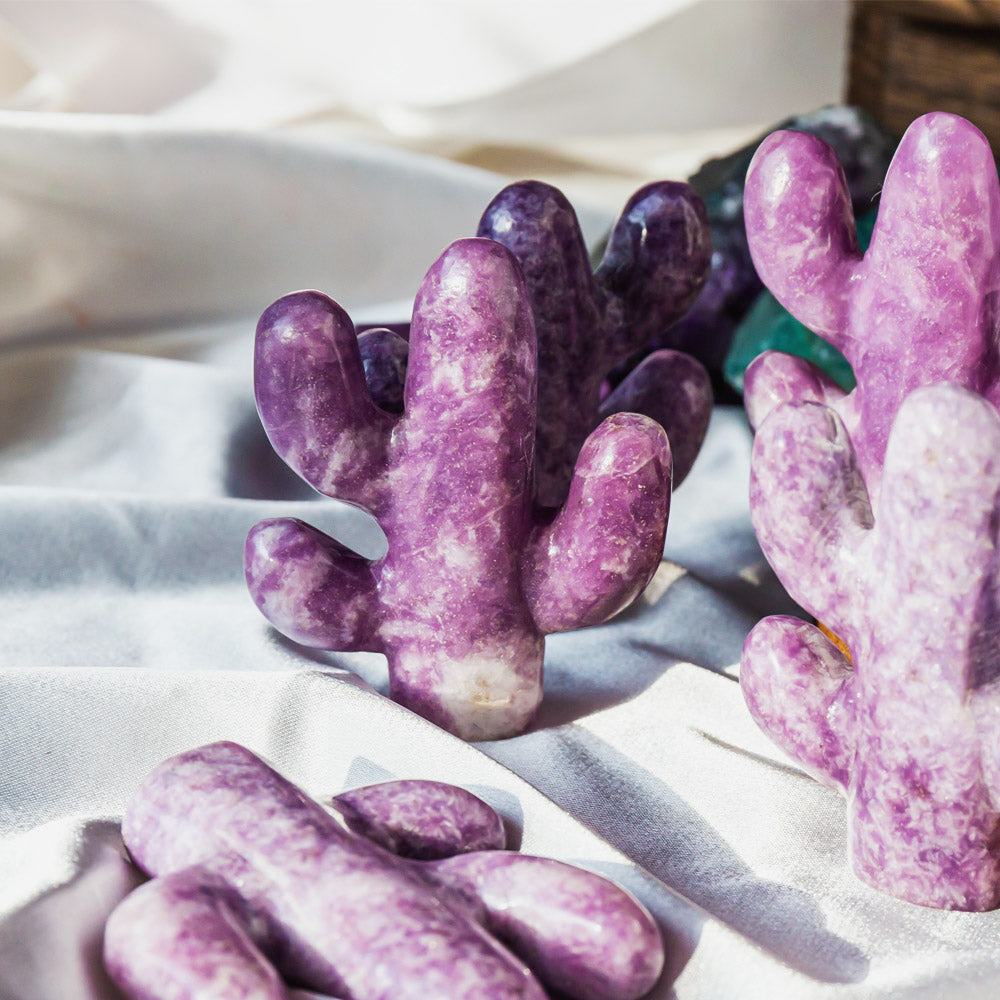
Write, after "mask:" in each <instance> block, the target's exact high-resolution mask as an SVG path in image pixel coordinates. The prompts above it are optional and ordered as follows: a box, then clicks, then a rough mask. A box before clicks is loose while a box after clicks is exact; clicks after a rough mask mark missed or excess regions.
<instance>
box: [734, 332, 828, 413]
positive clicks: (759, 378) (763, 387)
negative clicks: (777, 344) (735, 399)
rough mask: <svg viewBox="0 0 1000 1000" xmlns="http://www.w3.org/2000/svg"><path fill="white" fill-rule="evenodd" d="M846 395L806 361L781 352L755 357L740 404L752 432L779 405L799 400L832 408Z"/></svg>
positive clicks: (766, 352) (820, 370)
mask: <svg viewBox="0 0 1000 1000" xmlns="http://www.w3.org/2000/svg"><path fill="white" fill-rule="evenodd" d="M845 396H846V393H845V392H844V390H843V389H841V388H840V386H839V385H837V383H836V382H834V380H833V379H832V378H830V376H829V375H827V374H826V372H824V371H823V370H822V369H821V368H818V367H817V366H816V365H814V364H813V363H812V362H810V361H806V360H805V358H799V357H796V356H795V355H794V354H784V353H783V352H781V351H764V353H763V354H759V355H757V357H756V358H754V359H753V361H751V362H750V364H749V365H748V366H747V370H746V372H745V374H744V376H743V402H744V404H745V406H746V411H747V419H748V420H749V421H750V426H751V427H753V428H754V429H756V428H757V427H759V426H760V425H761V424H762V423H763V421H764V418H765V417H766V416H767V415H768V414H769V413H770V412H771V411H772V410H773V409H775V408H776V407H778V406H780V405H781V404H782V403H791V402H794V401H796V400H801V401H804V402H811V403H822V404H824V405H825V406H835V404H839V403H841V401H842V400H843V399H844V397H845ZM837 408H838V409H839V407H837Z"/></svg>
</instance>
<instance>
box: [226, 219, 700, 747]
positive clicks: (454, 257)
mask: <svg viewBox="0 0 1000 1000" xmlns="http://www.w3.org/2000/svg"><path fill="white" fill-rule="evenodd" d="M535 373H536V350H535V334H534V322H533V319H532V314H531V307H530V301H529V298H528V295H527V292H526V290H525V284H524V278H523V276H522V272H521V269H520V267H519V265H518V263H517V261H516V260H515V258H514V257H513V256H512V255H511V253H510V251H508V250H507V249H506V248H505V247H503V246H501V245H500V244H499V243H496V242H494V241H492V240H486V239H467V240H459V241H458V242H456V243H454V244H452V245H451V246H450V247H449V248H448V249H446V250H445V252H444V253H443V254H442V255H441V257H440V258H439V259H438V261H437V262H436V263H435V264H434V265H433V267H432V268H431V269H430V271H429V272H428V274H427V276H426V278H425V279H424V282H423V284H422V285H421V288H420V290H419V292H418V294H417V298H416V302H415V305H414V313H413V324H412V329H411V335H410V342H409V360H408V370H407V378H406V393H405V412H404V413H403V414H402V415H393V414H390V413H387V412H386V411H385V410H383V409H381V408H380V407H378V406H376V405H375V403H374V402H373V401H372V397H371V394H370V392H369V390H368V388H367V386H366V384H365V379H364V374H363V370H362V362H361V357H360V353H359V348H358V338H357V337H356V335H355V332H354V327H353V325H352V324H351V321H350V319H349V318H348V317H347V315H346V314H345V313H344V311H343V310H342V309H341V308H340V307H339V306H338V305H337V304H336V303H334V302H333V301H331V300H330V299H328V298H327V297H326V296H324V295H321V294H320V293H318V292H297V293H294V294H292V295H288V296H286V297H285V298H283V299H280V300H278V302H276V303H275V304H274V305H272V306H271V307H270V308H269V309H268V310H266V312H265V313H264V315H263V317H262V318H261V321H260V324H259V326H258V331H257V342H256V355H255V387H256V394H257V404H258V409H259V412H260V415H261V420H262V422H263V424H264V427H265V429H266V431H267V433H268V436H269V438H270V440H271V443H272V444H273V446H274V448H275V450H276V451H277V452H278V454H279V455H281V457H282V458H283V459H284V460H285V461H286V462H287V463H288V464H289V465H290V466H291V467H292V468H293V469H295V470H296V471H297V472H299V474H300V475H302V476H303V478H305V479H306V480H307V481H308V482H309V483H311V484H312V485H313V486H314V487H315V488H316V489H318V490H319V491H320V492H323V493H326V494H328V495H330V496H335V497H337V498H339V499H342V500H346V501H349V502H351V503H354V504H357V505H359V506H362V507H365V508H366V509H367V510H369V511H370V512H371V513H372V514H374V515H375V517H377V518H378V520H379V523H380V524H381V526H382V529H383V531H384V532H385V535H386V538H387V539H388V545H389V547H388V553H387V554H386V555H385V557H384V558H383V559H381V560H380V561H378V562H375V563H370V562H367V561H366V560H363V559H361V558H359V557H357V556H355V555H354V554H352V553H350V552H347V551H346V550H345V549H343V547H341V546H340V545H338V544H337V543H336V542H334V541H333V540H332V539H329V538H327V537H326V536H324V535H323V534H321V533H320V532H319V531H317V530H316V529H314V528H311V527H309V526H308V525H305V524H303V523H302V522H301V521H298V520H294V519H287V518H282V519H277V520H270V521H264V522H261V523H260V524H258V525H257V526H256V527H255V528H254V529H253V530H252V531H251V533H250V536H249V538H248V539H247V544H246V551H245V570H246V578H247V583H248V585H249V588H250V593H251V595H252V597H253V599H254V601H255V602H256V604H257V606H258V607H259V608H260V609H261V611H262V612H263V613H264V615H265V616H266V617H267V618H268V620H269V621H270V622H271V623H272V624H273V625H274V626H275V627H276V628H278V629H279V631H281V632H283V633H284V634H285V635H288V636H289V637H291V638H292V639H294V640H295V641H297V642H300V643H303V644H305V645H309V646H315V647H319V648H323V649H339V650H368V651H372V652H380V653H384V654H385V655H386V657H387V658H388V661H389V676H390V694H391V696H392V697H393V698H394V699H395V700H397V701H399V702H401V703H402V704H404V705H406V706H407V707H409V708H411V709H412V710H413V711H415V712H418V713H419V714H421V715H423V716H424V717H425V718H428V719H430V720H431V721H433V722H436V723H437V724H439V725H441V726H443V727H444V728H446V729H448V730H450V731H451V732H453V733H456V734H458V735H460V736H462V737H463V738H466V739H493V738H499V737H504V736H511V735H513V734H515V733H517V732H520V731H521V730H523V729H524V727H525V726H526V725H527V724H528V723H529V721H530V720H531V718H532V715H533V714H534V712H535V709H536V708H537V706H538V703H539V701H540V699H541V695H542V677H541V674H542V655H543V647H544V635H545V634H547V633H550V632H555V631H563V630H566V629H572V628H580V627H583V626H585V625H593V624H597V623H599V622H601V621H604V620H606V619H607V618H608V617H610V616H611V615H613V614H615V613H616V612H617V611H619V610H621V608H623V607H624V606H625V605H626V604H628V603H629V602H630V601H631V600H632V599H633V598H635V597H636V596H637V595H638V594H639V593H640V591H641V590H642V588H643V587H644V586H645V585H646V583H647V582H648V581H649V579H650V577H651V576H652V573H653V571H654V570H655V568H656V566H657V565H658V563H659V561H660V558H661V555H662V552H663V541H664V535H665V531H666V522H667V513H668V510H669V502H670V476H671V473H670V468H671V458H670V447H669V444H668V442H667V438H666V435H665V433H664V431H663V429H662V428H661V427H660V426H659V425H658V424H657V423H655V422H654V421H653V420H652V419H650V418H648V417H644V416H641V415H638V414H634V413H633V414H629V413H616V414H612V415H611V416H609V417H607V418H606V419H605V420H604V421H603V422H602V423H600V424H599V425H598V427H597V429H596V430H594V432H593V433H592V434H591V435H590V437H588V438H587V439H586V440H585V441H584V442H583V444H582V449H581V451H580V455H579V458H578V459H577V462H576V467H575V470H574V474H573V478H572V480H571V481H570V484H569V491H568V496H567V497H566V502H565V504H564V505H563V506H562V507H561V508H558V509H553V508H549V507H545V508H542V507H536V506H535V504H534V502H533V498H532V475H533V469H534V440H535V412H536V410H535V398H536V397H535V385H536V375H535ZM681 388H682V389H683V383H682V386H681Z"/></svg>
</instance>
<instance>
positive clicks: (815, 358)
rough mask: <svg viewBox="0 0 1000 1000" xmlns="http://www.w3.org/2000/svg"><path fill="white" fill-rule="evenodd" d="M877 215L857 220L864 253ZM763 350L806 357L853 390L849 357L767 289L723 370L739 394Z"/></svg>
mask: <svg viewBox="0 0 1000 1000" xmlns="http://www.w3.org/2000/svg"><path fill="white" fill-rule="evenodd" d="M877 215H878V212H877V211H876V210H874V209H873V210H872V211H870V212H868V213H866V214H865V215H863V216H861V218H859V219H858V221H857V227H858V242H859V243H860V244H861V249H862V250H867V249H868V244H869V243H870V242H871V238H872V229H873V228H874V227H875V219H876V217H877ZM764 351H784V352H785V354H795V355H797V356H798V357H800V358H805V359H806V360H807V361H811V362H812V363H813V364H814V365H817V366H818V367H820V368H822V369H823V371H825V372H826V373H827V375H829V376H830V377H831V378H833V379H834V380H835V381H836V382H837V384H838V385H839V386H840V387H841V388H843V389H845V390H846V391H848V392H849V391H850V390H851V389H853V388H854V373H853V372H852V371H851V366H850V364H849V363H848V361H847V358H845V357H844V355H843V354H841V353H840V351H838V350H837V349H836V348H835V347H832V346H831V345H830V344H828V343H827V342H826V341H825V340H823V339H822V337H818V336H817V335H816V334H815V333H813V332H812V331H811V330H809V329H808V328H807V327H805V326H803V325H802V324H801V323H800V322H799V321H798V320H797V319H793V318H792V316H791V314H790V313H789V312H788V311H787V310H786V309H784V308H783V307H782V306H781V305H780V304H779V302H778V300H777V299H776V298H775V297H774V296H773V295H772V294H771V293H770V292H769V291H767V290H766V289H765V290H764V291H763V292H761V293H760V295H759V296H758V297H757V299H756V301H755V302H754V304H753V305H752V306H751V307H750V309H749V310H748V312H747V314H746V316H744V317H743V319H742V320H741V321H740V324H739V326H737V327H736V333H735V335H734V336H733V343H732V346H731V347H730V348H729V353H728V354H727V355H726V360H725V363H724V365H723V368H722V373H723V376H724V377H725V379H726V381H727V382H728V383H729V384H730V385H731V386H732V387H733V388H734V389H735V390H736V391H737V392H742V391H743V373H744V372H745V371H746V370H747V365H749V364H750V362H751V361H753V359H754V358H755V357H757V355H758V354H763V353H764Z"/></svg>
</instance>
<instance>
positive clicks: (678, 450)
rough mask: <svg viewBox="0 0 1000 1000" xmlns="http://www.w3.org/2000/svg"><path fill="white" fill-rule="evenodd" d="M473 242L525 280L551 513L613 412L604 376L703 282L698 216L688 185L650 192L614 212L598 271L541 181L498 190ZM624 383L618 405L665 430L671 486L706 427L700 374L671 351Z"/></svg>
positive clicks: (569, 216) (706, 255) (542, 478)
mask: <svg viewBox="0 0 1000 1000" xmlns="http://www.w3.org/2000/svg"><path fill="white" fill-rule="evenodd" d="M478 235H479V236H484V237H488V238H489V239H493V240H496V241H498V242H499V243H502V244H503V245H504V246H506V247H507V248H508V249H509V250H511V251H512V252H513V254H514V255H515V257H517V260H518V262H519V263H520V265H521V267H522V269H523V271H524V276H525V282H526V285H527V289H528V296H529V298H530V301H531V309H532V313H533V315H534V318H535V327H536V330H537V336H538V414H539V416H538V428H537V437H536V465H537V484H536V485H537V496H538V502H539V503H540V504H542V505H543V506H557V505H558V504H560V503H562V502H563V500H564V499H565V498H566V495H567V493H568V492H569V487H570V479H571V476H572V472H573V464H574V462H575V461H576V457H577V455H578V454H579V453H580V449H581V447H582V446H583V442H584V440H585V439H586V437H587V435H588V434H590V432H591V431H593V429H594V428H595V427H596V426H597V424H598V422H599V421H600V419H601V417H602V416H603V415H605V414H606V413H608V412H617V411H616V410H607V409H605V410H602V408H601V405H600V403H601V383H602V382H603V381H604V379H605V377H606V376H607V374H608V372H609V371H610V370H611V369H612V368H613V367H614V366H615V365H617V364H618V363H619V362H621V361H624V360H625V359H626V358H627V357H629V356H630V355H631V354H633V353H634V352H635V351H636V350H638V349H639V348H641V347H644V346H645V345H646V344H647V343H648V342H649V341H650V340H651V339H652V338H653V337H654V336H655V335H656V334H657V333H659V332H660V331H661V330H663V329H664V327H665V326H668V325H670V324H671V323H672V322H674V320H676V319H677V318H678V317H679V316H680V315H682V314H683V313H684V312H685V310H687V308H688V307H689V306H690V305H691V303H692V302H693V301H694V299H695V297H696V296H697V295H698V292H699V291H700V290H701V288H702V285H703V284H704V281H705V275H706V273H707V270H708V265H709V261H710V257H711V245H710V242H709V235H708V228H707V221H706V217H705V208H704V206H703V205H702V203H701V199H700V198H699V197H698V196H697V195H696V194H695V193H694V191H692V190H691V188H689V187H688V186H687V185H686V184H681V183H677V182H672V181H661V182H657V183H655V184H649V185H647V186H646V187H644V188H642V189H641V190H639V191H637V192H636V193H635V194H634V195H633V196H632V197H631V198H630V199H629V201H628V204H627V205H626V206H625V208H624V209H623V211H622V214H621V216H620V217H619V219H618V221H617V223H616V224H615V227H614V229H613V230H612V233H611V237H610V240H609V242H608V247H607V250H606V252H605V255H604V260H603V261H602V263H601V264H600V266H599V267H598V268H597V271H596V273H591V266H590V262H589V259H588V256H587V248H586V246H585V245H584V241H583V236H582V234H581V232H580V226H579V223H578V222H577V218H576V213H575V212H574V211H573V208H572V206H571V205H570V203H569V202H568V201H567V200H566V198H565V197H564V196H563V195H562V193H561V192H559V191H558V190H557V189H556V188H554V187H552V186H550V185H548V184H543V183H542V182H540V181H520V182H518V183H516V184H511V185H510V186H508V187H506V188H504V190H503V191H501V192H500V193H499V194H498V195H497V196H496V198H494V199H493V201H492V202H491V203H490V204H489V206H488V207H487V209H486V211H485V212H484V213H483V218H482V220H481V221H480V223H479V232H478ZM653 374H655V376H656V379H657V384H656V388H655V390H653V389H652V387H651V386H650V385H649V381H650V378H651V376H652V375H653ZM631 378H632V376H628V377H627V378H626V379H625V383H626V384H624V385H623V386H621V387H620V388H621V390H622V393H623V397H624V398H625V399H627V400H628V402H629V403H630V404H631V405H632V406H633V407H634V408H635V411H636V412H639V413H644V414H646V415H647V416H650V417H652V418H653V419H655V420H658V421H661V422H663V426H664V428H665V429H666V431H667V437H668V438H669V439H670V446H671V449H672V451H673V455H674V485H675V486H676V485H679V484H680V483H681V481H682V480H683V479H684V477H685V476H686V475H687V473H688V470H689V469H690V467H691V464H692V463H693V462H694V459H695V456H696V455H697V454H698V449H699V448H700V447H701V443H702V441H703V439H704V436H705V431H706V429H707V427H708V419H709V416H710V415H711V408H712V392H711V385H710V383H709V380H708V376H707V374H706V372H705V370H704V369H703V368H702V366H701V365H700V364H699V363H698V362H697V361H695V360H694V359H693V358H691V357H688V356H686V355H684V354H681V353H680V352H678V351H673V352H670V353H669V354H668V355H662V356H660V358H659V359H658V361H657V363H656V364H655V366H654V367H653V368H652V369H649V370H647V371H646V372H645V374H644V376H643V379H644V381H643V384H642V386H641V387H640V386H638V385H637V386H631V387H630V386H629V385H628V384H627V383H629V382H630V380H631ZM623 408H624V407H619V409H623Z"/></svg>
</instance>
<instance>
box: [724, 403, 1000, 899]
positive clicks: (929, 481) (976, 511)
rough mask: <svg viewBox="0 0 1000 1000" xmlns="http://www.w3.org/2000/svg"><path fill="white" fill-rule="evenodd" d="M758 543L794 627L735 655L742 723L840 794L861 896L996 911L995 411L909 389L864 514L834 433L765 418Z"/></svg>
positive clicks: (807, 410) (761, 636)
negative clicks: (790, 602)
mask: <svg viewBox="0 0 1000 1000" xmlns="http://www.w3.org/2000/svg"><path fill="white" fill-rule="evenodd" d="M750 504H751V513H752V516H753V522H754V527H755V529H756V531H757V536H758V539H759V540H760V544H761V548H762V549H763V551H764V554H765V555H766V556H767V559H768V561H769V562H770V563H771V565H772V566H773V567H774V570H775V572H776V573H777V575H778V577H779V579H780V580H781V582H782V583H783V584H784V585H785V587H786V588H787V590H788V592H789V593H790V594H791V596H792V597H793V598H794V599H795V600H796V601H798V602H799V603H800V604H801V605H802V607H804V608H805V609H806V610H807V611H809V612H810V613H811V614H813V615H815V616H816V618H818V619H819V620H820V621H822V622H823V623H824V624H825V625H826V626H827V627H828V628H830V629H831V630H832V631H833V632H834V633H835V634H836V635H837V636H839V637H840V638H841V639H842V640H843V641H844V642H845V643H846V644H847V646H848V648H849V650H850V654H851V658H852V660H853V666H852V664H851V663H850V662H848V660H847V659H845V657H844V656H843V655H842V654H841V653H840V652H839V651H838V650H837V649H836V648H835V647H834V646H833V644H832V643H830V642H829V640H828V639H827V638H826V637H825V636H824V635H823V634H822V633H821V632H820V631H819V630H818V629H817V628H815V627H814V626H812V625H810V624H807V623H806V622H803V621H800V620H798V619H794V618H786V617H776V618H767V619H765V620H764V621H763V622H761V623H760V624H759V625H757V627H756V628H754V630H753V631H752V632H751V634H750V636H749V638H748V639H747V641H746V645H745V646H744V650H743V660H742V667H741V684H742V687H743V691H744V694H745V696H746V700H747V704H748V705H749V707H750V711H751V713H752V714H753V716H754V718H755V719H756V720H757V721H758V722H759V723H760V725H761V726H762V727H763V728H764V729H765V730H766V731H767V732H768V733H769V734H770V735H771V736H772V737H773V738H774V740H775V741H776V742H777V743H778V744H779V745H780V746H782V747H783V748H784V749H785V750H786V751H787V752H788V753H790V754H791V755H792V756H794V757H795V758H796V759H798V760H799V761H800V762H801V763H802V765H803V766H804V767H806V768H807V769H808V770H809V771H810V772H811V773H812V774H814V775H815V776H816V777H818V778H819V779H820V780H822V781H825V782H827V783H828V784H831V785H834V786H837V787H840V788H841V789H843V790H844V791H845V793H846V795H847V800H848V812H849V824H848V826H849V837H850V855H851V861H852V864H853V867H854V870H855V871H856V872H857V874H858V875H859V876H860V877H861V878H862V879H864V880H865V881H866V882H868V883H869V884H871V885H873V886H875V887H876V888H878V889H882V890H884V891H885V892H888V893H891V894H892V895H894V896H898V897H899V898H901V899H905V900H908V901H910V902H915V903H921V904H924V905H927V906H935V907H941V908H947V909H964V910H986V909H992V908H994V907H996V906H998V905H1000V767H998V765H1000V601H998V597H1000V594H998V590H997V588H998V580H1000V555H998V541H1000V539H998V534H1000V417H998V415H997V413H996V411H995V410H994V409H993V407H992V406H991V405H990V404H989V403H988V402H986V401H985V400H984V399H982V398H981V397H980V396H978V395H976V394H974V393H972V392H969V391H968V390H966V389H964V388H962V387H960V386H955V385H938V386H933V387H925V388H921V389H917V390H916V391H915V392H914V393H913V394H911V395H910V396H909V397H908V399H907V400H905V401H904V403H903V405H902V407H901V408H900V410H899V413H898V415H897V417H896V422H895V424H894V426H893V429H892V432H891V434H890V437H889V441H888V447H887V451H886V455H885V467H884V474H883V478H882V489H881V493H880V495H879V498H878V500H877V502H876V503H875V505H874V516H873V507H872V505H871V504H870V502H869V495H868V492H867V491H866V489H865V486H864V483H863V481H862V474H861V466H860V461H859V458H858V456H857V455H856V453H855V449H854V447H853V446H852V443H851V440H850V437H849V436H848V433H847V430H846V429H845V427H844V424H843V423H842V421H841V420H840V418H839V417H838V416H837V415H836V413H835V412H834V411H833V410H832V409H830V408H828V407H825V406H822V405H820V404H816V403H808V402H807V403H792V404H784V405H782V406H779V407H778V408H777V409H776V410H774V412H773V413H772V414H771V415H770V416H768V417H767V419H766V420H764V422H763V423H762V424H761V426H760V428H759V430H758V432H757V437H756V440H755V442H754V450H753V459H752V475H751V486H750Z"/></svg>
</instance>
